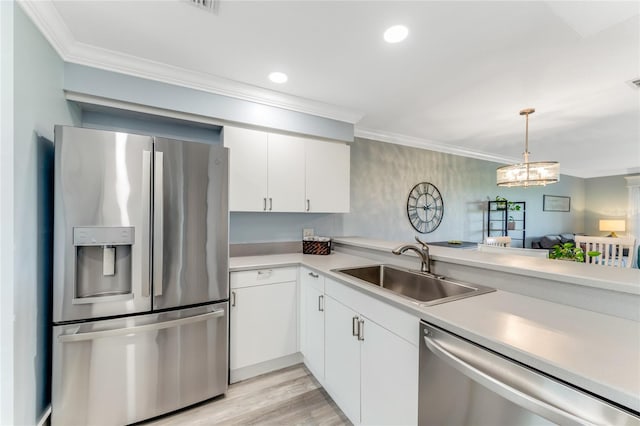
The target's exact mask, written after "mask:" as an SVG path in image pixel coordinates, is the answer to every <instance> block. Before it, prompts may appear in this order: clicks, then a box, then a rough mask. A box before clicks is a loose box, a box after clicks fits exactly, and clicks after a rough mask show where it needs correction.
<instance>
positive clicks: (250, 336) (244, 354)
mask: <svg viewBox="0 0 640 426" xmlns="http://www.w3.org/2000/svg"><path fill="white" fill-rule="evenodd" d="M231 293H232V294H231V318H230V336H229V347H230V350H229V367H230V368H231V369H232V370H235V369H238V368H242V367H246V366H249V365H254V364H257V363H260V362H264V361H269V360H272V359H275V358H279V357H282V356H285V355H290V354H292V353H295V352H296V351H297V346H298V343H297V342H298V330H297V311H298V310H297V304H296V282H295V281H292V282H285V283H277V284H267V285H260V286H255V287H245V288H239V289H234V290H232V292H231Z"/></svg>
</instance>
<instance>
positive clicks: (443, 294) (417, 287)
mask: <svg viewBox="0 0 640 426" xmlns="http://www.w3.org/2000/svg"><path fill="white" fill-rule="evenodd" d="M333 271H334V272H338V273H340V274H344V275H348V276H350V277H353V278H357V279H359V280H361V281H363V282H365V283H367V284H372V285H376V286H378V287H381V288H383V289H385V290H388V291H391V292H393V293H395V294H398V295H400V296H403V297H406V298H408V299H410V300H412V301H414V302H417V303H418V304H420V305H424V306H429V305H436V304H438V303H445V302H450V301H453V300H458V299H462V298H465V297H471V296H476V295H478V294H484V293H489V292H492V291H495V289H492V288H489V287H484V286H479V285H475V284H463V283H459V282H456V281H452V280H449V279H447V278H444V277H440V276H437V275H432V274H428V273H425V272H419V271H412V270H409V269H403V268H399V267H397V266H390V265H373V266H363V267H358V268H341V269H334V270H333Z"/></svg>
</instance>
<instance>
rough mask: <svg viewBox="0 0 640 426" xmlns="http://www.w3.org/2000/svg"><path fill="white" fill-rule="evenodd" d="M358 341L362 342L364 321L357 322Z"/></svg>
mask: <svg viewBox="0 0 640 426" xmlns="http://www.w3.org/2000/svg"><path fill="white" fill-rule="evenodd" d="M358 340H360V341H361V342H362V341H364V320H363V319H361V320H360V321H358Z"/></svg>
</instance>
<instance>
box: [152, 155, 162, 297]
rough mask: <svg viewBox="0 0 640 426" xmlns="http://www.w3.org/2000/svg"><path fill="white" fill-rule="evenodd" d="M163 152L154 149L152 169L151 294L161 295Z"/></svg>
mask: <svg viewBox="0 0 640 426" xmlns="http://www.w3.org/2000/svg"><path fill="white" fill-rule="evenodd" d="M163 161H164V153H163V152H159V151H156V153H155V165H154V171H153V295H154V296H162V286H163V284H162V273H163V270H162V269H163V262H164V259H163V251H164V247H163V243H164V229H163V228H164V208H163V207H164V185H163V184H164V182H163V180H164V179H163V177H164V176H163V175H164V164H163Z"/></svg>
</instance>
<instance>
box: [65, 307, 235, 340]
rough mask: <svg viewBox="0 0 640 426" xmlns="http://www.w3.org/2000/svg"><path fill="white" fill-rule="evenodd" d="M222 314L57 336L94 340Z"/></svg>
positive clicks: (187, 322) (218, 312)
mask: <svg viewBox="0 0 640 426" xmlns="http://www.w3.org/2000/svg"><path fill="white" fill-rule="evenodd" d="M223 316H224V309H219V310H217V311H213V312H207V313H206V314H201V315H195V316H192V317H187V318H179V319H174V320H169V321H162V322H156V323H152V324H144V325H137V326H133V327H123V328H114V329H111V330H101V331H88V332H86V333H77V334H63V335H60V336H58V341H59V342H61V343H71V342H82V341H86V340H95V339H100V338H104V337H115V336H122V335H126V334H133V333H142V332H149V331H157V330H162V329H165V328H172V327H178V326H181V325H187V324H194V323H197V322H202V321H207V320H210V319H213V318H221V317H223Z"/></svg>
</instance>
